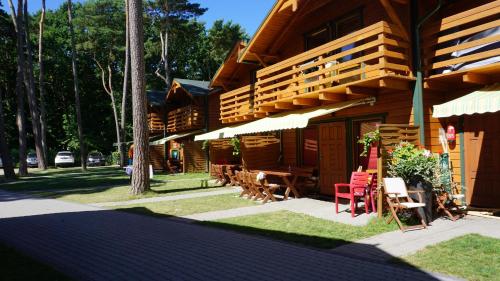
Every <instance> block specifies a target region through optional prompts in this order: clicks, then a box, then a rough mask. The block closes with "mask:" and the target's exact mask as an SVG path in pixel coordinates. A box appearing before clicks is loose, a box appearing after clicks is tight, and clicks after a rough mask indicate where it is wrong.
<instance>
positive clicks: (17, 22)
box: [9, 0, 28, 176]
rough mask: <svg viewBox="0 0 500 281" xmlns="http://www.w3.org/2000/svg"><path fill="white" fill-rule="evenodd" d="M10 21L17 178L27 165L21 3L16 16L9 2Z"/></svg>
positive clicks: (18, 3) (23, 172)
mask: <svg viewBox="0 0 500 281" xmlns="http://www.w3.org/2000/svg"><path fill="white" fill-rule="evenodd" d="M9 6H10V10H11V15H12V21H13V22H14V27H15V29H16V37H17V76H16V101H17V113H16V124H17V129H18V133H19V172H18V173H19V176H27V175H28V164H27V163H26V156H27V153H26V152H27V151H26V150H27V149H26V145H27V144H26V115H25V114H24V89H23V81H24V52H23V46H24V44H23V1H22V0H18V1H17V15H16V12H15V8H14V5H13V4H12V0H9Z"/></svg>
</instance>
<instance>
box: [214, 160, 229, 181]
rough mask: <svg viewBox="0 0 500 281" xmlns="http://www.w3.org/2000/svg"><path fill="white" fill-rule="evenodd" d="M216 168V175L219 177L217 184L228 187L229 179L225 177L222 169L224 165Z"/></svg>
mask: <svg viewBox="0 0 500 281" xmlns="http://www.w3.org/2000/svg"><path fill="white" fill-rule="evenodd" d="M214 166H215V173H216V175H217V180H216V182H219V183H220V184H221V185H222V186H224V185H226V183H227V179H226V176H225V175H224V169H223V168H222V165H217V164H216V165H214Z"/></svg>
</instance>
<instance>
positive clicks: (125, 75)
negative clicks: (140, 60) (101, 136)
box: [119, 0, 130, 166]
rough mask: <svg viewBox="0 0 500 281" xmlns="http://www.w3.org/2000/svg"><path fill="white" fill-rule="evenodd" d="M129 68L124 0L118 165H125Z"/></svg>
mask: <svg viewBox="0 0 500 281" xmlns="http://www.w3.org/2000/svg"><path fill="white" fill-rule="evenodd" d="M129 69H130V39H129V16H128V0H125V66H124V70H123V91H122V110H121V118H120V121H121V123H120V131H121V135H122V143H119V148H120V165H121V166H125V143H126V137H127V133H126V131H125V129H126V127H125V126H126V116H127V114H126V113H127V94H128V81H129Z"/></svg>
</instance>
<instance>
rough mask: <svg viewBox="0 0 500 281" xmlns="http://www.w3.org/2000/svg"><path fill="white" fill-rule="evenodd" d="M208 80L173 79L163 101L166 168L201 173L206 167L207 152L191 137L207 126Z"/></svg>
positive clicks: (203, 130)
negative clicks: (165, 116) (165, 114)
mask: <svg viewBox="0 0 500 281" xmlns="http://www.w3.org/2000/svg"><path fill="white" fill-rule="evenodd" d="M208 84H209V82H208V81H197V80H188V79H179V78H174V79H173V82H172V86H171V87H170V89H169V91H168V93H167V96H166V98H165V99H166V103H167V104H168V107H169V109H168V114H167V123H166V124H167V126H166V131H167V137H166V138H164V139H162V140H160V141H161V142H163V143H166V149H167V159H168V168H169V170H170V171H176V172H187V173H191V172H205V171H207V169H208V159H207V155H208V153H207V151H205V150H203V149H202V144H201V143H200V142H195V141H194V136H195V135H196V134H200V133H202V132H205V131H206V130H207V128H208V110H207V108H208V95H209V89H208Z"/></svg>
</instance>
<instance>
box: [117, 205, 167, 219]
mask: <svg viewBox="0 0 500 281" xmlns="http://www.w3.org/2000/svg"><path fill="white" fill-rule="evenodd" d="M115 211H117V212H125V213H132V214H138V215H146V216H150V217H155V218H175V216H172V215H167V214H161V213H156V212H153V211H151V210H150V209H148V208H145V207H131V208H122V209H116V210H115Z"/></svg>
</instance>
